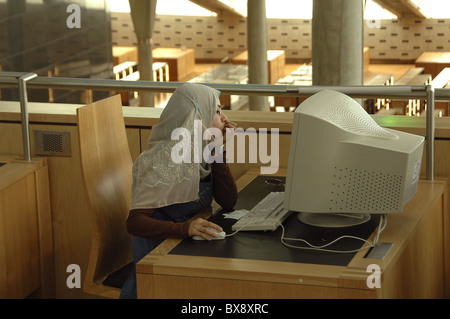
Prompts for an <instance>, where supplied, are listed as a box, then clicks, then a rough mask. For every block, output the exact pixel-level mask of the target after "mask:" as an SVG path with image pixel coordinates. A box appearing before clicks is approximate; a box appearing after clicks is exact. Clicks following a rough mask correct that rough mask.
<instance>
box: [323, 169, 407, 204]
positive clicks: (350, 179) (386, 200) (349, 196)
mask: <svg viewBox="0 0 450 319" xmlns="http://www.w3.org/2000/svg"><path fill="white" fill-rule="evenodd" d="M402 180H403V177H402V176H401V175H394V174H385V173H380V172H374V171H369V170H360V169H354V168H351V169H350V168H339V167H335V168H334V175H333V178H332V186H333V187H332V191H331V196H330V198H331V200H330V212H332V213H338V212H355V213H357V212H372V213H384V212H391V211H398V210H399V209H401V206H400V198H401V189H402Z"/></svg>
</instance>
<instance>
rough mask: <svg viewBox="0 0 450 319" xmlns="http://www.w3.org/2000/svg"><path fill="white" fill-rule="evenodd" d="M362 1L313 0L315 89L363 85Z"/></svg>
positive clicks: (313, 68) (313, 69)
mask: <svg viewBox="0 0 450 319" xmlns="http://www.w3.org/2000/svg"><path fill="white" fill-rule="evenodd" d="M363 23H364V20H363V0H332V1H331V0H313V19H312V71H313V85H362V84H363V75H364V73H363V72H364V71H363V46H364V42H363V30H364V25H363Z"/></svg>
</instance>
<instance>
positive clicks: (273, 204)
mask: <svg viewBox="0 0 450 319" xmlns="http://www.w3.org/2000/svg"><path fill="white" fill-rule="evenodd" d="M283 202H284V192H271V193H269V194H268V195H267V196H266V197H264V198H263V199H262V200H261V201H260V202H259V203H258V204H256V205H255V206H254V207H253V208H252V209H251V210H250V211H249V212H248V213H247V214H246V215H244V216H243V217H242V218H241V219H239V220H238V221H237V222H236V223H235V224H234V225H233V226H232V230H233V231H238V230H239V231H243V230H275V229H277V227H278V226H279V224H281V223H282V222H283V221H284V220H285V219H286V218H287V217H288V216H289V215H290V213H291V212H290V211H289V210H287V209H284V208H283Z"/></svg>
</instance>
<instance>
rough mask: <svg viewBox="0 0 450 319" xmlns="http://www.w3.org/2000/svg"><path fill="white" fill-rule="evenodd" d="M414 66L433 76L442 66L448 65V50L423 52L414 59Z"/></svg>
mask: <svg viewBox="0 0 450 319" xmlns="http://www.w3.org/2000/svg"><path fill="white" fill-rule="evenodd" d="M415 64H416V67H423V68H424V69H425V71H424V72H425V73H427V74H431V76H432V77H433V78H435V77H436V76H437V75H438V74H439V73H440V72H441V71H442V70H443V69H444V68H448V67H450V52H424V53H422V54H421V55H420V56H419V57H418V58H417V60H416V63H415Z"/></svg>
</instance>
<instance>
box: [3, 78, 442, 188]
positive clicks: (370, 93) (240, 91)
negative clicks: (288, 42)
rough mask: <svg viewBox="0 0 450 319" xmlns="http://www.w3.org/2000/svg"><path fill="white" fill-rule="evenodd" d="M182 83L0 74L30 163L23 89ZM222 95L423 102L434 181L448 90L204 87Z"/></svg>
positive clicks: (146, 87) (159, 88) (164, 88)
mask: <svg viewBox="0 0 450 319" xmlns="http://www.w3.org/2000/svg"><path fill="white" fill-rule="evenodd" d="M182 84H184V83H182V82H153V81H117V80H108V79H84V78H83V79H82V78H62V77H50V78H49V77H38V76H37V75H36V74H35V73H18V72H0V87H18V88H19V93H20V105H21V113H22V114H21V116H22V132H23V140H24V154H25V160H30V159H29V156H30V142H29V131H28V110H27V93H26V92H27V88H34V89H46V88H52V89H69V90H92V91H143V92H145V91H150V92H152V91H153V92H169V93H170V92H173V91H175V89H176V88H177V87H178V86H180V85H182ZM204 84H205V85H208V86H211V87H213V88H215V89H217V90H219V91H221V92H222V93H223V94H229V95H263V96H293V97H300V96H309V95H313V94H315V93H317V92H320V91H322V90H325V89H329V90H335V91H338V92H341V93H344V94H346V95H348V96H351V97H353V98H378V97H383V98H391V99H396V98H398V99H401V98H406V99H411V98H414V99H424V100H426V101H427V111H426V139H427V144H426V160H427V162H426V178H427V179H428V180H433V179H434V133H435V117H434V109H435V107H434V104H435V99H441V100H450V90H449V89H437V88H436V89H435V88H434V87H433V86H431V85H404V86H403V85H400V86H385V85H381V86H295V85H278V84H277V85H259V84H221V83H204Z"/></svg>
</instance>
